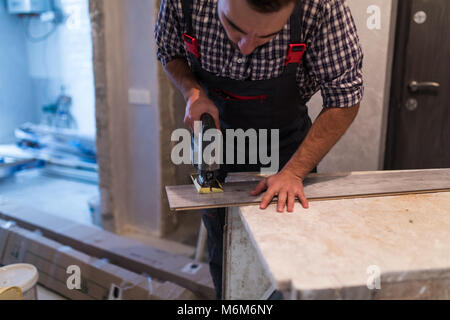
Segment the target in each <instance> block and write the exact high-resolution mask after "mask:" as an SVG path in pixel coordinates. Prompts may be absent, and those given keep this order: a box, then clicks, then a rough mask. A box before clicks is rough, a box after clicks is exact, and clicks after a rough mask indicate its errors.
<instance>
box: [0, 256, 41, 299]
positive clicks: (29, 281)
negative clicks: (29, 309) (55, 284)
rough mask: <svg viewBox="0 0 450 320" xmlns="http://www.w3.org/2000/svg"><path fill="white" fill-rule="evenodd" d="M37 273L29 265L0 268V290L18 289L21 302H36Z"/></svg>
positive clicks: (34, 268)
mask: <svg viewBox="0 0 450 320" xmlns="http://www.w3.org/2000/svg"><path fill="white" fill-rule="evenodd" d="M38 279H39V273H38V271H37V269H36V267H35V266H33V265H31V264H12V265H9V266H6V267H3V268H0V288H8V287H19V288H21V289H22V299H23V300H37V288H36V285H37V282H38Z"/></svg>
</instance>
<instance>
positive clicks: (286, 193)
mask: <svg viewBox="0 0 450 320" xmlns="http://www.w3.org/2000/svg"><path fill="white" fill-rule="evenodd" d="M265 190H267V191H266V193H265V194H264V196H263V198H262V201H261V206H260V207H261V209H263V210H264V209H266V208H267V207H268V206H269V204H270V203H271V202H272V199H273V198H274V197H275V196H278V212H280V213H282V212H284V209H285V207H286V203H287V210H288V212H293V211H294V204H295V199H296V198H298V199H299V200H300V202H301V204H302V206H303V208H305V209H308V208H309V204H308V200H307V199H306V197H305V194H304V191H303V179H302V178H300V177H298V176H297V175H296V174H295V173H293V172H291V171H289V170H286V169H284V170H283V171H281V172H280V173H278V174H276V175H274V176H271V177H268V178H265V179H263V180H262V181H261V182H260V183H259V184H258V186H257V187H256V188H255V189H254V190H253V191H252V193H251V195H252V196H258V195H260V194H261V193H262V192H264V191H265Z"/></svg>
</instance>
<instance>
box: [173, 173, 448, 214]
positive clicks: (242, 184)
mask: <svg viewBox="0 0 450 320" xmlns="http://www.w3.org/2000/svg"><path fill="white" fill-rule="evenodd" d="M259 179H261V178H260V177H255V176H248V175H247V177H246V176H245V175H242V174H238V175H231V176H230V180H229V181H230V182H228V181H227V183H225V186H224V193H215V194H199V193H198V192H197V190H196V189H195V187H194V185H193V184H192V185H185V186H174V187H166V191H167V195H168V199H169V205H170V208H171V209H172V210H177V211H182V210H192V209H200V208H218V207H236V206H245V205H252V204H257V203H259V202H260V201H261V199H262V195H261V196H258V197H254V196H251V195H250V192H251V191H252V190H253V189H254V187H255V186H256V185H257V183H258V180H259ZM304 185H305V195H306V197H307V198H308V199H309V200H311V201H315V200H328V199H342V198H356V197H370V196H382V195H393V194H409V193H424V192H435V191H446V190H448V191H450V169H433V170H414V171H377V172H354V173H342V174H329V175H328V174H311V175H310V176H309V177H308V178H307V179H306V180H305V183H304Z"/></svg>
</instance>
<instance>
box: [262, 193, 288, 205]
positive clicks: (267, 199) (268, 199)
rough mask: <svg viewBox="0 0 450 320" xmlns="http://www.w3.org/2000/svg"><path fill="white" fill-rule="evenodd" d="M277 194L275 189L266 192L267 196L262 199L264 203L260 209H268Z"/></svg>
mask: <svg viewBox="0 0 450 320" xmlns="http://www.w3.org/2000/svg"><path fill="white" fill-rule="evenodd" d="M275 194H276V192H275V189H269V190H267V191H266V193H265V195H264V197H263V198H262V201H261V206H260V208H261V209H262V210H265V209H267V207H268V206H269V204H270V203H271V202H272V199H273V197H274V196H275ZM285 201H286V200H285Z"/></svg>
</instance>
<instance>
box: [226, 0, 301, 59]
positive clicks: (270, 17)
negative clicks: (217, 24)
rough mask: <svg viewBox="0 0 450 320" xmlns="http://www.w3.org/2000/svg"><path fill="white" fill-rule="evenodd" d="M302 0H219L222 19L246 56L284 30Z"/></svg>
mask: <svg viewBox="0 0 450 320" xmlns="http://www.w3.org/2000/svg"><path fill="white" fill-rule="evenodd" d="M299 1H300V0H219V8H218V10H219V18H220V21H221V23H222V25H223V27H224V29H225V31H226V33H227V36H228V38H229V39H230V41H231V42H232V43H233V44H234V45H235V46H236V47H237V48H238V49H239V50H240V51H241V53H242V54H244V55H249V54H251V53H252V52H253V51H254V50H255V49H256V48H257V47H259V46H262V45H264V44H266V43H267V42H269V41H270V40H272V39H273V38H274V37H276V36H277V35H278V33H280V32H281V30H283V27H284V26H285V24H286V22H287V21H288V19H289V18H290V16H291V14H292V12H293V10H294V8H295V5H296V4H297V3H298V2H299Z"/></svg>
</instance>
